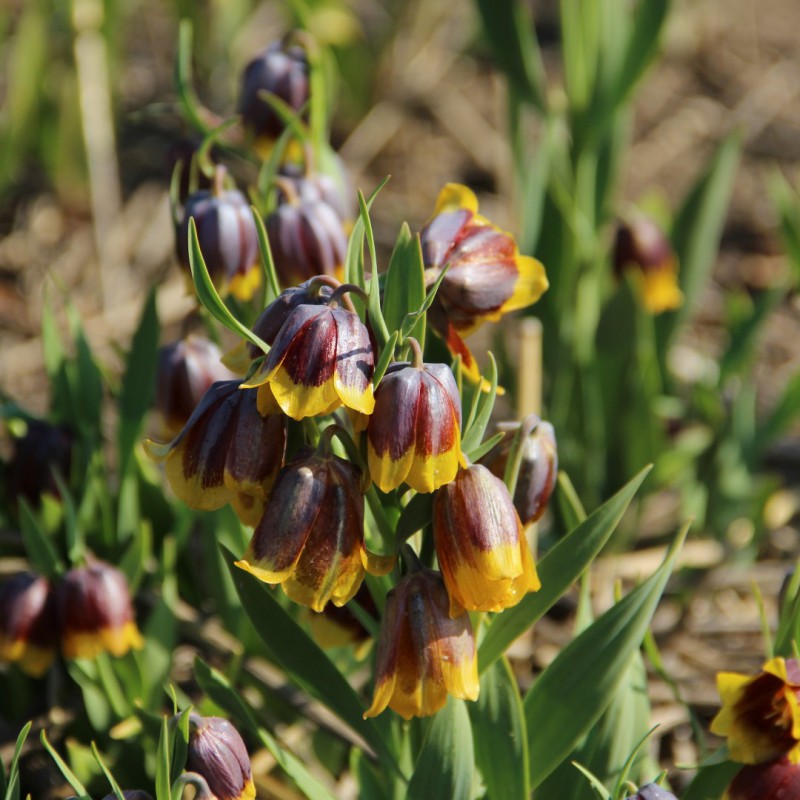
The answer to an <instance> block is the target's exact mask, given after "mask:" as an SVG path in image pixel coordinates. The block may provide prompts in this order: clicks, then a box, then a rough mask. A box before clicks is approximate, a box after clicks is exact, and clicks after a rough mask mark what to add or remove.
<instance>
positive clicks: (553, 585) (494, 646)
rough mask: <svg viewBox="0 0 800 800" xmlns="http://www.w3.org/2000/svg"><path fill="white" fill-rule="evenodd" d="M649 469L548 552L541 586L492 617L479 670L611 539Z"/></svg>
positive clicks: (480, 653)
mask: <svg viewBox="0 0 800 800" xmlns="http://www.w3.org/2000/svg"><path fill="white" fill-rule="evenodd" d="M649 471H650V467H646V468H645V469H643V470H642V471H641V472H640V473H639V474H638V475H637V476H636V477H635V478H633V479H632V480H631V481H629V482H628V483H627V484H626V485H625V486H623V487H622V489H620V490H619V491H618V492H617V493H616V494H615V495H614V496H613V497H612V498H611V499H610V500H607V501H606V502H605V503H604V504H603V505H602V506H600V508H598V509H597V510H596V511H595V512H594V513H593V514H592V515H591V516H589V517H588V518H587V519H585V520H584V521H583V522H581V523H580V525H578V526H577V527H576V528H575V529H573V530H572V531H571V532H570V533H569V534H568V535H567V536H565V537H564V538H563V539H562V540H561V541H560V542H559V543H558V544H556V545H555V546H554V547H553V548H552V549H551V550H549V551H548V552H547V554H546V555H545V556H544V558H542V560H541V561H540V562H539V564H538V565H537V570H538V573H539V578H540V580H541V582H542V588H541V589H539V591H538V592H533V593H531V594H528V595H526V596H525V597H523V598H522V600H521V601H520V602H519V604H518V605H516V606H514V607H513V608H509V609H506V611H504V612H503V613H502V614H499V615H498V616H496V617H494V619H493V620H492V624H491V626H490V627H489V630H488V631H487V632H486V635H485V636H484V637H483V641H482V642H481V645H480V647H479V648H478V669H479V670H480V671H481V672H483V671H485V670H486V669H488V668H489V666H491V664H493V663H494V662H495V661H496V660H497V659H498V658H500V656H501V655H502V654H503V653H504V652H505V651H506V649H507V648H508V647H509V645H510V644H511V642H513V641H514V640H515V639H516V638H517V637H519V636H520V635H521V634H522V633H523V632H524V631H525V630H527V629H528V628H529V627H530V626H531V625H532V624H533V623H534V622H536V620H538V619H539V618H540V617H541V616H542V615H543V614H544V613H545V612H546V611H547V610H548V609H549V608H550V607H551V606H552V605H553V603H555V602H556V600H558V598H559V597H561V595H562V594H563V593H564V592H565V591H566V590H567V589H568V588H569V586H570V585H571V584H572V583H573V582H574V581H576V580H577V579H578V578H579V577H580V576H581V574H582V573H583V571H584V570H585V569H586V568H587V567H588V566H589V564H591V563H592V561H593V560H594V559H595V557H596V556H597V554H598V553H599V552H600V550H602V548H603V547H604V546H605V544H606V542H607V541H608V540H609V539H610V538H611V534H612V533H613V532H614V530H615V529H616V527H617V525H618V524H619V521H620V520H621V519H622V515H623V514H624V513H625V511H626V509H627V508H628V505H630V502H631V500H632V499H633V497H634V495H635V494H636V492H637V491H638V489H639V487H640V486H641V485H642V482H643V481H644V479H645V477H646V476H647V473H648V472H649Z"/></svg>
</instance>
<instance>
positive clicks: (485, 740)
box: [468, 658, 531, 800]
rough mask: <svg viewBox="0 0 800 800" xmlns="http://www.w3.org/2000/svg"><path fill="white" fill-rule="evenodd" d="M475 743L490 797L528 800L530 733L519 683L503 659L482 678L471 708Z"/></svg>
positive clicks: (479, 767) (493, 665) (476, 757)
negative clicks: (479, 689)
mask: <svg viewBox="0 0 800 800" xmlns="http://www.w3.org/2000/svg"><path fill="white" fill-rule="evenodd" d="M468 710H469V716H470V719H471V720H472V738H473V739H474V742H475V761H476V764H477V766H478V769H479V770H480V771H481V775H483V782H484V783H485V784H486V789H487V793H488V796H489V797H491V798H503V799H504V800H514V798H518V799H519V800H527V798H528V797H530V793H531V790H530V784H529V782H528V771H529V769H530V766H529V764H528V731H527V728H526V727H525V716H524V714H523V711H522V700H521V698H520V696H519V689H518V688H517V680H516V678H515V677H514V673H513V672H512V670H511V667H510V665H509V663H508V659H506V658H503V659H501V660H498V661H495V662H494V664H492V666H491V667H490V668H489V669H487V670H486V671H485V672H484V673H483V675H481V693H480V696H479V697H478V701H477V702H476V703H470V704H469V706H468Z"/></svg>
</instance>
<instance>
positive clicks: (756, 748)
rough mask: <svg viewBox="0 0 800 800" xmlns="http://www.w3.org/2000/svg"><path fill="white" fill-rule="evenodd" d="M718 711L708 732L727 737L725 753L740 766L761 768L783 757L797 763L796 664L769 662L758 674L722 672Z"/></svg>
mask: <svg viewBox="0 0 800 800" xmlns="http://www.w3.org/2000/svg"><path fill="white" fill-rule="evenodd" d="M717 690H718V691H719V694H720V697H721V699H722V709H721V710H720V712H719V713H718V714H717V716H716V717H714V719H713V720H712V722H711V732H712V733H716V734H717V735H718V736H725V737H726V738H727V740H728V752H729V754H730V757H731V758H732V759H733V760H734V761H738V762H740V763H741V764H760V763H762V762H764V761H770V760H772V759H774V758H778V757H779V756H783V755H785V756H786V757H787V758H788V759H789V760H790V761H791V762H792V763H793V764H797V763H800V702H799V701H800V662H798V661H797V659H794V658H788V659H783V658H772V659H770V660H769V661H767V662H766V664H764V667H763V669H762V671H761V672H760V673H759V674H758V675H756V676H751V675H741V674H739V673H736V672H720V673H719V674H718V675H717Z"/></svg>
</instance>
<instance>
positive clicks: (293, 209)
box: [266, 198, 347, 286]
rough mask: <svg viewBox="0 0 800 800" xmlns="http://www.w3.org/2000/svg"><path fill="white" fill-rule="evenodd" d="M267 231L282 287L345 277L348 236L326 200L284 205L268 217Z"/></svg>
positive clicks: (291, 202) (293, 202)
mask: <svg viewBox="0 0 800 800" xmlns="http://www.w3.org/2000/svg"><path fill="white" fill-rule="evenodd" d="M266 228H267V236H268V237H269V243H270V248H271V251H272V260H273V262H274V263H275V271H276V272H277V273H278V278H279V280H280V282H281V285H283V286H293V285H295V284H297V283H300V282H301V281H305V280H308V279H309V278H313V277H314V276H315V275H331V276H337V277H341V273H342V265H343V264H344V259H345V256H346V255H347V234H346V233H345V231H344V227H343V223H342V220H341V218H340V217H339V215H338V214H337V213H336V211H334V209H333V207H332V206H329V205H328V204H327V203H326V202H325V201H324V200H301V199H299V198H294V199H293V200H292V201H290V202H286V203H283V204H282V205H279V206H278V207H277V208H276V209H275V211H273V212H272V213H271V214H270V215H269V216H268V217H267V220H266Z"/></svg>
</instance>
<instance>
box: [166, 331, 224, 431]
mask: <svg viewBox="0 0 800 800" xmlns="http://www.w3.org/2000/svg"><path fill="white" fill-rule="evenodd" d="M221 359H222V353H221V352H220V349H219V347H217V345H215V344H214V342H212V341H211V340H210V339H206V338H205V337H203V336H195V335H189V336H187V337H186V338H184V339H179V340H178V341H177V342H171V343H170V344H167V345H164V347H162V348H161V349H160V350H159V351H158V364H157V366H156V397H155V408H156V411H158V413H159V415H160V416H161V419H162V421H163V427H164V434H165V435H167V436H175V435H176V434H177V433H178V432H179V431H180V430H181V428H183V426H184V425H185V424H186V422H187V421H188V419H189V417H191V416H192V412H193V411H194V410H195V408H197V406H198V404H199V403H200V400H201V399H202V398H203V395H204V394H205V393H206V391H207V390H208V389H209V388H210V387H211V384H212V383H215V382H216V381H225V380H232V379H233V378H234V377H235V375H234V374H233V373H232V372H231V371H230V370H229V369H228V368H227V367H226V366H225V365H224V364H223V363H222V360H221Z"/></svg>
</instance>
